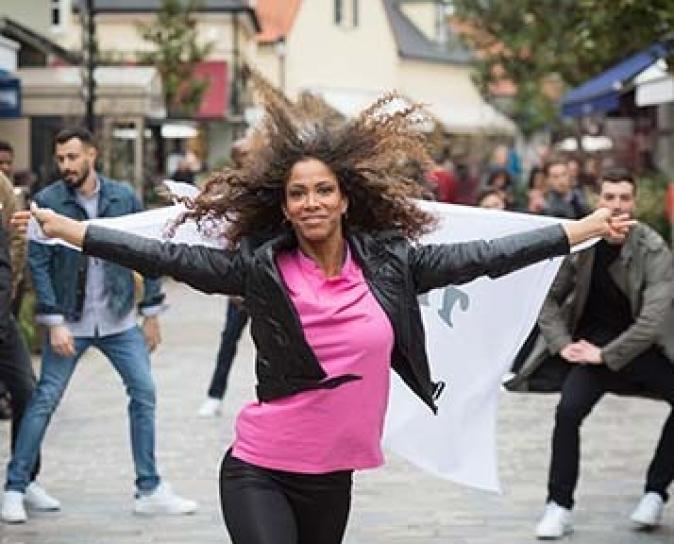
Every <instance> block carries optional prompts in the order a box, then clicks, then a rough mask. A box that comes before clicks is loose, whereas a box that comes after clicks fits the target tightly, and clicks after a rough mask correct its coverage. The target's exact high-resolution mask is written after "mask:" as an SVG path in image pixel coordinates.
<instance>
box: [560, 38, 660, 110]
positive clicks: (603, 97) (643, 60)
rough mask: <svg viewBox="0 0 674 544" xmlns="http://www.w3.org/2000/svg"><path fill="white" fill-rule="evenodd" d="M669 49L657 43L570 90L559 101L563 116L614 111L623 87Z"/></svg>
mask: <svg viewBox="0 0 674 544" xmlns="http://www.w3.org/2000/svg"><path fill="white" fill-rule="evenodd" d="M671 45H672V44H671V43H661V42H656V43H654V44H653V45H651V46H650V47H647V48H646V49H643V50H642V51H639V52H638V53H635V54H633V55H632V56H630V57H627V58H626V59H624V60H623V61H621V62H619V63H617V64H615V65H613V66H611V67H610V68H609V69H608V70H605V71H604V72H602V73H600V74H599V75H597V76H595V77H593V78H592V79H590V80H588V81H586V82H585V83H583V84H582V85H580V86H578V87H576V88H575V89H571V90H570V91H569V92H568V93H566V95H564V98H563V99H562V115H565V116H567V117H581V116H583V115H590V114H592V113H600V112H608V111H612V110H614V109H616V108H617V107H618V103H619V98H620V94H621V93H622V92H624V90H625V89H624V86H625V84H626V83H628V82H630V81H631V80H633V79H634V78H635V77H636V76H637V75H639V74H640V73H641V72H643V71H644V70H645V69H646V68H648V67H649V66H652V65H653V64H655V63H656V62H657V61H658V60H659V59H661V58H665V57H666V56H667V55H668V52H669V51H670V50H671Z"/></svg>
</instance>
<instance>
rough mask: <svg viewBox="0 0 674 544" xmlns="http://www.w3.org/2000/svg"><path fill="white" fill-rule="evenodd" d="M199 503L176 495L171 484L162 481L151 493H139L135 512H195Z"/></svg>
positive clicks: (175, 513)
mask: <svg viewBox="0 0 674 544" xmlns="http://www.w3.org/2000/svg"><path fill="white" fill-rule="evenodd" d="M197 508H198V505H197V503H196V502H194V501H191V500H189V499H184V498H183V497H180V496H179V495H176V494H175V493H174V492H173V490H172V489H171V486H170V485H168V484H166V483H164V482H161V483H160V484H159V485H158V486H157V488H156V489H155V490H154V491H153V492H152V493H151V494H150V495H137V496H136V499H135V502H134V505H133V512H134V513H135V514H142V515H152V514H170V515H180V514H193V513H194V512H196V510H197Z"/></svg>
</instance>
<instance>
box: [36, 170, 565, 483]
mask: <svg viewBox="0 0 674 544" xmlns="http://www.w3.org/2000/svg"><path fill="white" fill-rule="evenodd" d="M165 183H166V184H167V185H168V186H169V189H170V191H171V192H173V193H174V194H179V195H183V196H193V195H194V193H195V192H197V191H198V189H196V188H195V187H194V186H191V185H186V184H179V183H175V182H165ZM420 206H422V207H423V208H425V209H427V210H428V211H430V212H432V213H433V214H435V215H436V216H437V217H439V219H440V224H439V227H438V229H437V230H435V231H434V232H433V233H431V234H430V235H428V236H426V237H425V239H424V240H422V241H423V242H427V243H428V242H433V243H447V242H460V241H466V240H474V239H490V238H497V237H499V236H504V235H507V234H512V233H516V232H521V231H524V230H529V229H532V228H536V227H539V226H545V225H549V224H552V223H557V222H560V220H559V219H554V218H549V217H540V216H533V215H527V214H519V213H511V212H501V211H496V210H484V209H480V208H472V207H467V206H455V205H451V204H440V203H435V202H420ZM184 209H185V208H184V207H183V206H182V205H174V206H168V207H165V208H160V209H157V210H151V211H147V212H141V213H137V214H132V215H127V216H122V217H115V218H104V219H94V220H91V221H90V223H91V224H99V225H102V226H109V227H113V228H117V229H121V230H123V231H126V232H130V233H133V234H138V235H141V236H146V237H150V238H159V239H162V238H165V229H166V226H167V224H168V223H169V222H170V221H171V220H172V219H174V218H175V217H177V216H178V214H179V213H181V212H182V211H184ZM29 237H30V238H31V239H33V240H35V241H39V242H43V243H63V242H60V241H57V240H50V239H45V237H44V236H43V235H41V232H40V229H39V227H37V224H36V223H35V222H34V221H31V225H30V226H29ZM172 240H173V241H175V242H184V243H188V244H193V245H198V244H200V245H208V246H221V245H222V241H221V240H215V239H209V238H206V237H205V236H203V235H202V234H201V233H199V232H198V231H197V229H196V226H195V225H194V224H193V223H187V224H184V225H182V226H181V227H180V228H179V229H178V230H177V233H176V235H175V237H174V238H172ZM574 249H576V248H574ZM560 263H561V258H556V259H549V260H547V261H544V262H540V263H538V264H535V265H532V266H529V267H527V268H525V269H522V270H519V271H517V272H513V273H511V274H508V275H507V276H504V277H502V278H498V279H496V280H491V279H489V278H480V279H477V280H475V281H473V282H471V283H469V284H466V285H461V286H448V287H446V288H444V289H437V290H435V291H432V292H430V293H428V294H427V295H423V296H422V297H420V302H421V308H422V315H423V318H424V325H425V328H426V343H427V348H428V354H429V360H430V364H431V375H432V377H433V379H434V380H435V381H438V380H442V381H444V382H445V383H446V384H447V386H446V388H445V390H444V392H443V393H442V395H441V396H440V398H439V399H438V407H439V412H438V415H433V414H432V413H431V412H430V410H429V409H428V407H427V406H426V405H424V404H422V403H421V402H419V400H418V399H417V398H416V397H415V396H414V395H413V394H412V393H411V392H410V391H409V389H408V388H407V387H406V386H405V385H404V384H403V382H402V381H401V380H400V379H399V378H398V377H397V376H396V375H394V377H393V380H392V385H391V397H390V402H389V410H388V414H387V418H386V425H385V431H384V445H385V446H386V447H387V448H388V449H390V450H391V451H393V452H395V453H397V454H398V455H401V456H403V457H405V458H406V459H408V460H409V461H411V462H412V463H413V464H415V465H417V466H419V467H421V468H422V469H424V470H427V471H428V472H430V473H432V474H434V475H436V476H439V477H442V478H446V479H449V480H452V481H455V482H459V483H462V484H465V485H469V486H472V487H476V488H480V489H485V490H493V491H498V490H499V489H500V486H499V480H498V473H497V455H496V429H495V427H496V412H497V408H498V398H499V393H500V388H501V382H502V378H503V376H504V374H505V373H506V372H508V370H509V365H510V363H511V361H512V360H513V358H514V356H515V354H516V353H517V350H518V349H519V347H520V346H521V344H522V343H523V342H524V340H525V338H526V336H527V334H528V332H529V331H530V330H531V327H532V326H533V324H534V322H535V320H536V317H537V315H538V312H539V310H540V307H541V305H542V303H543V300H544V298H545V295H546V293H547V291H548V289H549V287H550V284H551V283H552V280H553V279H554V277H555V274H556V273H557V270H558V268H559V265H560Z"/></svg>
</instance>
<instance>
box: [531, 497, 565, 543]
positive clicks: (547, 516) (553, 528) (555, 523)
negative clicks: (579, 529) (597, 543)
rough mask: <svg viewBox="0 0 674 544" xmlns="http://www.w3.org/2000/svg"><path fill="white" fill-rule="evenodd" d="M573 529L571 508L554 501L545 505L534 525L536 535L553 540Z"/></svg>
mask: <svg viewBox="0 0 674 544" xmlns="http://www.w3.org/2000/svg"><path fill="white" fill-rule="evenodd" d="M572 531H573V528H572V526H571V510H569V509H568V508H564V507H563V506H560V505H559V504H557V503H556V502H554V501H550V502H549V503H548V504H546V505H545V513H544V514H543V517H542V518H541V521H539V522H538V525H537V526H536V537H537V538H540V539H549V540H553V539H556V538H562V537H563V536H564V535H568V534H570V533H571V532H572Z"/></svg>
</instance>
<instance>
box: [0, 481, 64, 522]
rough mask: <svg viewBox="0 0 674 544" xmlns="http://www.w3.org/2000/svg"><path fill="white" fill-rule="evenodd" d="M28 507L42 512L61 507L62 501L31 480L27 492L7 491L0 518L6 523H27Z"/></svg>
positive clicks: (52, 510)
mask: <svg viewBox="0 0 674 544" xmlns="http://www.w3.org/2000/svg"><path fill="white" fill-rule="evenodd" d="M26 508H29V509H31V510H39V511H41V512H54V511H56V510H60V509H61V503H60V502H59V501H58V500H56V499H55V498H54V497H52V496H51V495H49V493H47V492H46V491H45V490H44V488H43V487H41V486H40V485H39V484H38V483H37V482H31V483H30V484H29V485H28V487H27V488H26V492H25V493H21V491H5V494H4V498H3V500H2V510H0V518H2V521H4V522H5V523H25V522H26V520H27V519H28V516H27V515H26Z"/></svg>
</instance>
